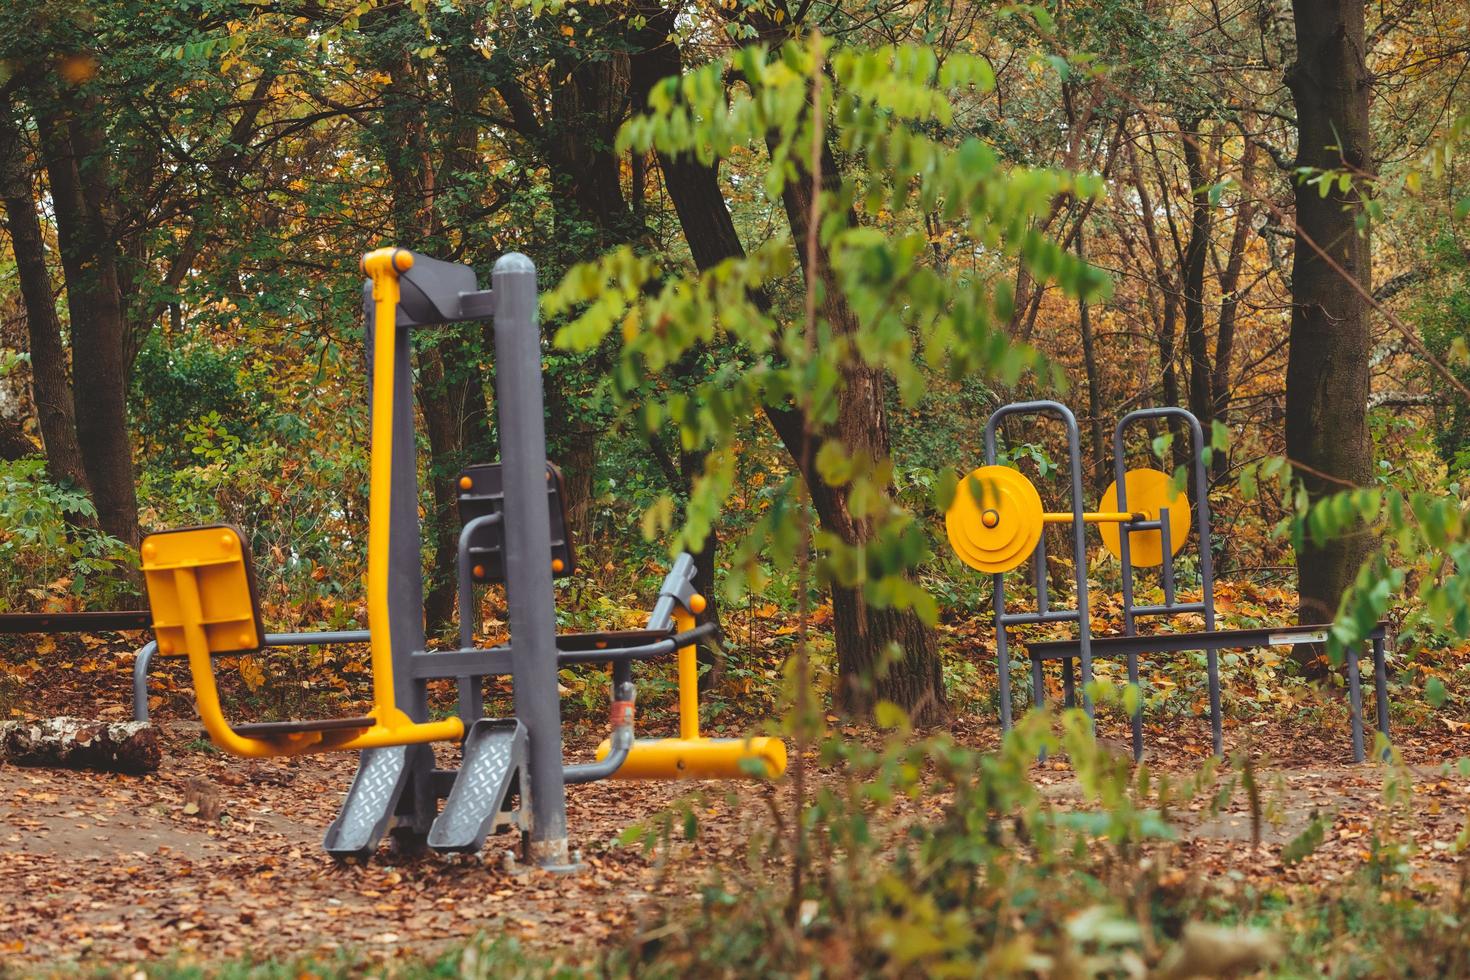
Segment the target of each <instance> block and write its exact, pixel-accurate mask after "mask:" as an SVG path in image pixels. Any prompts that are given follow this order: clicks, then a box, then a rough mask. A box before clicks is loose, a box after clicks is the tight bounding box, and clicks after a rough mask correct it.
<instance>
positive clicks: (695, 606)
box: [689, 592, 709, 616]
mask: <svg viewBox="0 0 1470 980" xmlns="http://www.w3.org/2000/svg"><path fill="white" fill-rule="evenodd" d="M707 608H709V602H708V601H707V600H706V599H705V598H704V596H702V595H700V594H699V593H698V592H696V593H694V594H693V595H692V596H690V597H689V611H690V612H692V613H694V615H696V616H698V615H699V614H700V613H702V612H704V611H705V609H707Z"/></svg>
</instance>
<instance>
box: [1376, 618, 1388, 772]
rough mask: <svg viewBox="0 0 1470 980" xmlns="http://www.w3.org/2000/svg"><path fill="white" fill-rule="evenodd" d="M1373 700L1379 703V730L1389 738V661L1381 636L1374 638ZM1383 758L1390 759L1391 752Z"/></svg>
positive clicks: (1386, 750) (1385, 752) (1386, 752)
mask: <svg viewBox="0 0 1470 980" xmlns="http://www.w3.org/2000/svg"><path fill="white" fill-rule="evenodd" d="M1373 700H1374V701H1376V702H1377V705H1376V707H1377V709H1378V730H1379V731H1380V732H1382V733H1383V737H1384V738H1385V739H1387V738H1388V660H1387V657H1386V655H1385V651H1384V639H1383V637H1381V636H1378V637H1374V638H1373ZM1383 757H1384V758H1385V759H1387V758H1388V757H1389V750H1388V749H1384V750H1383Z"/></svg>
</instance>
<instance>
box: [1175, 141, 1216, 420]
mask: <svg viewBox="0 0 1470 980" xmlns="http://www.w3.org/2000/svg"><path fill="white" fill-rule="evenodd" d="M1179 135H1180V137H1181V142H1182V143H1183V144H1184V164H1185V168H1186V170H1187V172H1188V174H1189V203H1190V211H1189V238H1188V240H1187V241H1186V242H1185V245H1184V339H1185V344H1186V346H1187V348H1188V350H1189V410H1190V411H1191V412H1193V413H1194V417H1195V418H1197V419H1199V420H1200V424H1201V425H1203V426H1204V428H1205V431H1206V432H1209V431H1210V420H1211V419H1212V418H1213V417H1214V407H1215V400H1214V391H1213V389H1212V387H1211V372H1210V345H1209V338H1208V337H1207V336H1206V334H1205V259H1206V258H1207V256H1208V249H1209V245H1210V189H1209V186H1208V184H1209V180H1210V178H1209V175H1208V174H1207V173H1206V172H1205V159H1204V147H1203V146H1201V145H1200V140H1201V136H1200V126H1199V120H1198V119H1192V120H1185V121H1182V122H1180V124H1179Z"/></svg>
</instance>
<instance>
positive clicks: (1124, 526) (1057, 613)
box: [985, 401, 1388, 762]
mask: <svg viewBox="0 0 1470 980" xmlns="http://www.w3.org/2000/svg"><path fill="white" fill-rule="evenodd" d="M1013 415H1048V416H1052V417H1055V418H1057V419H1060V420H1061V421H1062V423H1063V424H1064V425H1065V426H1066V429H1067V465H1068V475H1069V476H1070V480H1071V485H1072V516H1073V520H1072V555H1073V567H1074V569H1075V571H1076V608H1073V609H1061V610H1054V609H1052V608H1051V605H1050V596H1049V595H1048V592H1047V575H1046V537H1045V535H1043V536H1042V537H1041V539H1040V540H1039V541H1038V542H1037V545H1036V550H1035V551H1034V552H1033V553H1032V561H1031V564H1032V577H1033V581H1034V584H1035V588H1036V600H1037V611H1036V612H1034V613H1010V612H1007V611H1006V607H1005V575H1004V573H1001V574H996V575H994V576H993V578H994V611H995V623H996V644H995V645H996V660H997V670H998V672H999V678H998V681H999V688H1000V691H999V693H1000V722H1001V728H1002V730H1003V731H1008V730H1009V729H1010V727H1011V723H1012V720H1011V712H1012V706H1011V682H1010V666H1011V658H1010V650H1009V647H1008V640H1007V628H1008V627H1010V626H1016V625H1022V624H1029V623H1057V622H1075V623H1077V635H1076V637H1074V638H1073V639H1071V640H1060V641H1048V642H1044V643H1037V644H1031V645H1030V646H1029V649H1028V656H1029V659H1030V661H1031V694H1032V703H1033V705H1034V706H1036V707H1038V708H1039V707H1042V706H1043V705H1044V704H1045V702H1046V685H1045V681H1044V677H1043V673H1042V664H1043V662H1044V661H1046V660H1060V661H1061V662H1062V686H1063V698H1064V703H1065V704H1066V705H1067V706H1069V707H1070V706H1072V705H1074V704H1075V703H1076V687H1077V684H1078V681H1077V679H1075V678H1074V677H1073V673H1072V659H1073V657H1075V658H1076V659H1077V662H1078V665H1079V668H1080V673H1081V678H1080V683H1081V686H1082V707H1083V710H1084V711H1085V712H1086V713H1087V717H1088V719H1089V721H1090V722H1091V724H1092V725H1093V727H1094V730H1095V729H1096V721H1095V720H1094V719H1093V704H1092V700H1091V698H1090V696H1089V694H1088V686H1089V685H1090V684H1091V682H1092V676H1093V672H1092V662H1093V657H1094V656H1095V655H1096V654H1097V653H1098V651H1097V650H1096V649H1095V647H1094V644H1096V643H1099V642H1100V643H1102V644H1103V647H1104V650H1105V652H1104V653H1103V655H1104V656H1122V657H1125V658H1126V659H1127V665H1128V683H1129V684H1131V685H1134V686H1137V685H1138V684H1139V673H1138V657H1139V655H1140V654H1144V653H1169V652H1177V651H1185V650H1203V651H1204V653H1205V669H1206V674H1207V683H1208V685H1209V702H1210V734H1211V741H1212V744H1213V748H1214V752H1215V755H1217V756H1223V754H1224V731H1223V717H1222V709H1221V704H1220V663H1219V651H1220V650H1221V649H1224V648H1237V649H1238V648H1248V647H1252V646H1265V645H1268V644H1267V642H1266V641H1267V640H1268V639H1270V638H1271V637H1277V638H1283V637H1294V638H1295V639H1283V640H1282V642H1303V641H1302V640H1301V639H1300V638H1301V637H1302V636H1304V635H1307V634H1310V633H1315V632H1317V631H1319V630H1321V629H1323V628H1325V627H1320V626H1292V627H1281V628H1277V629H1263V630H1230V631H1223V632H1222V631H1218V630H1216V628H1215V573H1214V554H1213V538H1212V536H1211V530H1210V504H1209V493H1208V488H1209V474H1208V471H1207V469H1206V467H1205V462H1204V450H1205V438H1204V431H1203V429H1202V428H1201V426H1200V423H1199V420H1198V419H1197V418H1195V417H1194V415H1193V414H1192V413H1190V412H1189V411H1186V410H1185V409H1182V408H1175V407H1160V408H1144V409H1138V410H1136V411H1132V412H1129V413H1128V414H1127V415H1125V416H1123V418H1121V419H1119V420H1118V424H1117V425H1116V426H1115V427H1114V429H1113V474H1114V478H1115V480H1116V486H1117V494H1118V500H1117V509H1118V510H1119V511H1127V510H1128V509H1129V508H1128V500H1127V493H1128V491H1127V486H1126V484H1125V480H1124V477H1125V474H1126V472H1127V466H1126V463H1127V458H1126V455H1127V454H1126V444H1125V435H1126V432H1127V430H1128V428H1129V427H1130V426H1133V425H1137V424H1139V423H1141V422H1144V421H1148V420H1156V419H1177V420H1178V421H1180V422H1181V423H1182V424H1183V425H1184V426H1185V427H1186V428H1187V429H1188V431H1189V437H1190V459H1191V461H1192V464H1193V465H1192V470H1193V472H1192V477H1193V482H1194V488H1195V492H1194V494H1193V504H1192V506H1193V507H1194V530H1195V532H1196V534H1197V535H1198V536H1197V539H1196V540H1197V542H1198V553H1199V569H1200V586H1201V597H1200V600H1199V601H1198V602H1180V601H1178V599H1177V598H1176V594H1175V576H1174V551H1173V548H1172V544H1173V542H1171V541H1170V538H1169V535H1170V531H1171V528H1170V514H1169V508H1167V507H1165V508H1161V510H1160V513H1159V517H1158V518H1157V519H1156V520H1133V521H1125V522H1121V523H1120V524H1119V535H1118V537H1119V549H1118V550H1119V560H1120V563H1121V565H1122V581H1123V630H1124V632H1123V635H1121V636H1110V637H1094V636H1093V635H1092V625H1091V621H1090V615H1089V600H1088V591H1087V539H1086V527H1085V525H1084V523H1083V521H1082V515H1083V512H1084V508H1083V506H1082V463H1081V447H1080V438H1079V433H1078V426H1077V420H1076V417H1075V416H1073V414H1072V412H1071V410H1069V409H1068V408H1067V407H1066V406H1065V405H1062V404H1061V403H1060V402H1055V401H1030V402H1016V403H1013V404H1010V405H1004V406H1002V407H1000V408H998V409H996V410H995V411H994V412H993V413H991V416H990V419H989V420H988V421H987V422H986V424H985V461H986V463H988V464H994V463H995V461H996V429H997V428H998V426H999V424H1000V422H1001V421H1002V420H1003V419H1005V418H1006V417H1008V416H1013ZM1151 530H1156V531H1158V532H1159V534H1160V536H1161V538H1162V542H1161V544H1162V550H1163V562H1162V564H1161V566H1160V570H1159V577H1160V582H1161V585H1162V588H1163V592H1164V602H1163V603H1162V604H1149V605H1143V604H1139V603H1138V602H1136V601H1135V598H1134V573H1135V568H1134V566H1133V560H1132V556H1131V554H1130V546H1131V541H1130V538H1131V535H1132V532H1134V531H1151ZM1185 613H1200V614H1202V616H1203V617H1204V623H1205V628H1204V630H1203V631H1200V632H1191V633H1168V634H1157V635H1152V636H1142V637H1141V636H1138V628H1137V621H1138V619H1139V618H1140V617H1167V616H1177V615H1181V614H1185ZM1257 634H1259V636H1258V635H1257ZM1386 635H1387V634H1386V630H1385V628H1384V627H1383V625H1382V624H1379V626H1378V627H1377V628H1376V629H1375V630H1374V631H1373V632H1372V633H1370V634H1369V636H1368V637H1366V639H1367V640H1371V641H1372V656H1373V671H1374V690H1375V695H1376V701H1377V715H1378V718H1377V720H1378V730H1379V731H1381V732H1382V733H1383V735H1384V737H1385V738H1387V737H1388V685H1387V666H1386V653H1385V644H1386ZM1361 653H1362V651H1355V652H1354V654H1353V655H1350V656H1349V657H1347V672H1348V688H1349V701H1350V707H1351V713H1352V738H1353V759H1354V761H1355V762H1362V761H1363V758H1364V753H1363V723H1362V722H1363V719H1362V689H1361V680H1360V677H1359V664H1358V657H1359V656H1360V655H1361ZM1129 721H1130V727H1131V735H1132V749H1133V756H1134V758H1136V759H1137V758H1142V756H1143V705H1142V699H1140V700H1139V703H1138V705H1137V706H1136V707H1135V708H1134V710H1133V712H1132V715H1131V717H1130V719H1129Z"/></svg>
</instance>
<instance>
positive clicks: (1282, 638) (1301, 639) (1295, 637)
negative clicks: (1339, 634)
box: [1266, 630, 1327, 647]
mask: <svg viewBox="0 0 1470 980" xmlns="http://www.w3.org/2000/svg"><path fill="white" fill-rule="evenodd" d="M1326 642H1327V631H1326V630H1316V631H1314V632H1311V633H1272V634H1271V635H1270V636H1268V637H1266V645H1267V646H1273V647H1294V646H1296V645H1297V644H1298V643H1326Z"/></svg>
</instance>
